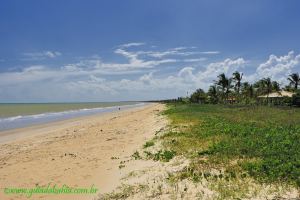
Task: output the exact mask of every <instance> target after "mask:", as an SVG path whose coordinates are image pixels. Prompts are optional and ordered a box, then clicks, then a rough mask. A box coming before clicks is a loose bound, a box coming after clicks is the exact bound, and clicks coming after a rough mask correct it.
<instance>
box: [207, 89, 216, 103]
mask: <svg viewBox="0 0 300 200" xmlns="http://www.w3.org/2000/svg"><path fill="white" fill-rule="evenodd" d="M208 96H209V98H210V101H211V102H212V103H217V102H218V89H217V87H216V86H215V85H211V86H210V87H209V89H208Z"/></svg>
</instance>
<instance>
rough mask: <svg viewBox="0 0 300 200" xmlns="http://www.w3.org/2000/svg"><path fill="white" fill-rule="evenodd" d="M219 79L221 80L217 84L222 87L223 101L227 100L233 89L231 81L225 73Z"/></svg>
mask: <svg viewBox="0 0 300 200" xmlns="http://www.w3.org/2000/svg"><path fill="white" fill-rule="evenodd" d="M218 78H219V80H217V81H215V82H216V84H217V85H218V86H220V87H221V90H222V98H223V100H224V99H225V100H227V97H228V94H229V93H230V88H231V87H232V85H231V79H228V78H227V77H226V76H225V74H224V73H222V74H220V75H219V76H218Z"/></svg>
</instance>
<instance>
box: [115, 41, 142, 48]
mask: <svg viewBox="0 0 300 200" xmlns="http://www.w3.org/2000/svg"><path fill="white" fill-rule="evenodd" d="M142 45H145V43H143V42H132V43H127V44H122V45H120V46H119V47H120V48H129V47H135V46H142Z"/></svg>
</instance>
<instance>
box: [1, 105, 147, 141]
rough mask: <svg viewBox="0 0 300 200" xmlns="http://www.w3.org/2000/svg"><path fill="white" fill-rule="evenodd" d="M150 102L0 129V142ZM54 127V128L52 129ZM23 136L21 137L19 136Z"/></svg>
mask: <svg viewBox="0 0 300 200" xmlns="http://www.w3.org/2000/svg"><path fill="white" fill-rule="evenodd" d="M149 105H151V104H145V105H142V106H136V107H132V108H126V109H124V110H114V111H110V112H102V113H97V114H89V115H84V116H78V117H72V118H69V119H62V120H58V121H51V122H45V123H40V124H33V125H29V126H26V127H21V128H13V129H9V130H0V144H3V143H6V142H10V141H14V140H22V139H23V137H25V138H26V137H31V136H35V135H41V134H47V133H48V132H53V131H55V130H57V129H63V128H67V127H69V126H74V125H76V124H77V123H80V122H81V121H82V120H88V119H93V118H95V117H101V116H107V115H110V114H118V113H119V114H122V113H124V112H126V111H134V110H138V109H143V108H145V107H147V106H149ZM53 128H54V130H53ZM19 136H23V137H19Z"/></svg>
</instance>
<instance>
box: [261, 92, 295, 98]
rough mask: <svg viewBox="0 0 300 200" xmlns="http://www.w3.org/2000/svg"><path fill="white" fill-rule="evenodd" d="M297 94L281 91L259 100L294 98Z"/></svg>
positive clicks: (263, 96)
mask: <svg viewBox="0 0 300 200" xmlns="http://www.w3.org/2000/svg"><path fill="white" fill-rule="evenodd" d="M294 94H295V93H294V92H288V91H279V92H272V93H270V94H266V95H262V96H258V97H259V98H267V97H269V98H277V97H292V96H293V95H294Z"/></svg>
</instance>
